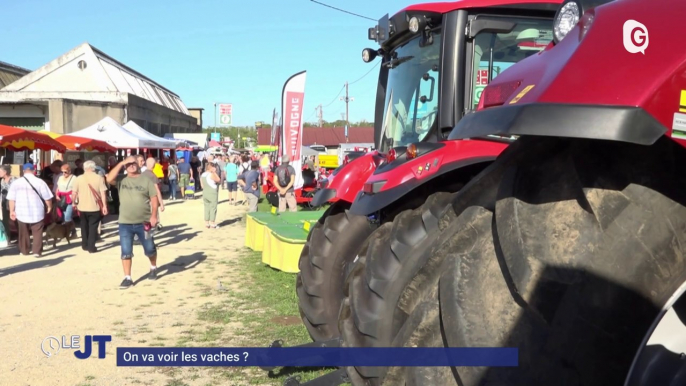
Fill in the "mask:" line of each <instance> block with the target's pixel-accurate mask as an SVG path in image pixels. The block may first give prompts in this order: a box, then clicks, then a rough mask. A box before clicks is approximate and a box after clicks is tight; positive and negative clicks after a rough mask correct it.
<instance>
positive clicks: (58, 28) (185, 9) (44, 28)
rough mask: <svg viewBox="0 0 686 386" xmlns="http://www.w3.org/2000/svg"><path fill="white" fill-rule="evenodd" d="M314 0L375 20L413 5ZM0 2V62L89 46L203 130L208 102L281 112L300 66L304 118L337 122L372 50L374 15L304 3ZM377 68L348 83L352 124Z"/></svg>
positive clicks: (237, 111) (240, 112) (29, 62)
mask: <svg viewBox="0 0 686 386" xmlns="http://www.w3.org/2000/svg"><path fill="white" fill-rule="evenodd" d="M322 2H323V3H326V4H329V5H332V6H335V7H339V8H343V9H346V10H348V11H351V12H355V13H359V14H362V15H364V16H367V17H371V18H373V19H375V20H376V19H379V18H381V17H382V16H383V15H384V14H386V13H389V14H392V13H395V12H397V11H399V10H400V9H402V8H403V7H405V6H406V5H408V4H411V3H413V1H411V0H408V1H407V2H398V1H390V0H379V1H368V0H367V1H362V0H345V1H343V0H322ZM419 2H421V1H419ZM2 3H3V4H2V9H3V14H5V15H6V17H3V22H2V24H0V36H3V38H2V39H0V61H4V62H8V63H11V64H15V65H18V66H22V67H26V68H28V69H30V70H35V69H37V68H39V67H40V66H42V65H44V64H46V63H47V62H49V61H50V60H52V59H54V58H56V57H58V56H59V55H61V54H63V53H65V52H67V51H69V50H70V49H72V48H74V47H76V46H77V45H79V44H81V43H83V42H89V43H90V44H91V45H93V46H94V47H97V48H98V49H100V50H102V51H103V52H105V53H107V54H108V55H110V56H112V57H114V58H116V59H118V60H119V61H121V62H122V63H124V64H126V65H128V66H130V67H132V68H134V69H136V70H137V71H139V72H141V73H142V74H145V75H146V76H148V77H149V78H151V79H153V80H155V81H156V82H158V83H160V84H162V85H163V86H165V87H167V88H168V89H170V90H172V91H174V92H175V93H177V94H178V95H179V96H180V97H181V98H182V100H183V101H184V102H185V103H186V106H188V107H203V108H205V111H204V116H203V119H204V123H205V126H208V125H209V126H212V125H213V124H214V106H213V104H214V102H223V103H233V114H234V124H235V125H253V124H254V122H255V121H265V122H269V121H270V120H271V114H272V110H273V109H274V108H277V111H280V103H281V90H282V87H283V84H284V82H285V81H286V80H287V79H288V77H290V76H291V75H293V74H294V73H296V72H299V71H302V70H307V84H306V89H305V115H304V116H305V119H306V121H308V122H314V121H316V116H315V115H314V111H315V110H314V109H315V107H316V106H317V105H319V104H322V105H323V106H325V107H324V109H323V110H324V119H325V120H328V121H333V120H336V119H341V113H344V112H345V103H344V102H343V101H339V100H338V98H335V97H336V95H337V93H338V92H339V91H340V90H341V88H342V87H343V84H344V83H345V81H349V82H353V81H355V80H357V79H358V78H360V77H361V76H363V75H364V74H365V73H367V72H368V71H369V70H370V69H371V68H372V66H374V64H376V63H372V64H366V63H364V62H363V61H362V58H361V51H362V49H363V48H365V47H374V46H375V44H374V42H372V41H369V40H367V29H368V28H369V27H373V26H374V24H375V23H374V22H373V21H371V20H366V19H362V18H359V17H355V16H351V15H347V14H345V13H341V12H338V11H335V10H333V9H330V8H326V7H323V6H321V5H318V4H316V3H313V2H311V1H310V0H283V1H275V0H255V1H235V0H224V1H220V0H194V1H179V0H172V1H169V0H167V1H160V0H137V1H133V0H117V1H110V2H104V1H92V0H90V1H87V0H72V1H63V0H60V1H54V0H49V1H46V0H40V1H39V0H25V1H10V0H3V1H2ZM7 16H9V17H7ZM377 61H378V59H377ZM377 74H378V66H376V67H375V68H374V69H373V70H372V72H371V73H369V75H367V76H366V77H364V78H363V79H362V80H360V81H358V82H357V83H355V84H353V85H351V86H350V96H351V97H354V98H355V100H354V101H353V102H351V103H350V112H349V114H350V120H351V121H353V122H354V121H359V120H361V119H366V120H368V121H371V120H373V114H374V94H375V92H376V77H377ZM341 95H343V93H341ZM334 98H335V100H334ZM332 101H333V103H331V102H332ZM327 105H328V106H327Z"/></svg>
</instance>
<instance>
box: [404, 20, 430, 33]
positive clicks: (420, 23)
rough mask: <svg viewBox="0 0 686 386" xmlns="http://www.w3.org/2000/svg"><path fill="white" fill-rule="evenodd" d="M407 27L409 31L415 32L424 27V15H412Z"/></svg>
mask: <svg viewBox="0 0 686 386" xmlns="http://www.w3.org/2000/svg"><path fill="white" fill-rule="evenodd" d="M408 28H409V30H410V32H412V33H413V34H416V33H417V32H419V31H421V30H423V29H424V28H426V18H425V17H424V16H412V17H411V18H410V21H409V22H408Z"/></svg>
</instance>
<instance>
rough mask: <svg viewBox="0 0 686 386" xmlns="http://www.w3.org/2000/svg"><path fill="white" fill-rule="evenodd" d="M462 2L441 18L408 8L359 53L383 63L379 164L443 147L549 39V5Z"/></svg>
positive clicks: (372, 33) (372, 34)
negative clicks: (499, 81)
mask: <svg viewBox="0 0 686 386" xmlns="http://www.w3.org/2000/svg"><path fill="white" fill-rule="evenodd" d="M461 3H464V6H465V9H460V10H456V11H453V12H448V13H440V12H436V13H434V12H425V11H420V8H418V7H419V6H417V10H414V8H415V7H409V8H407V9H406V10H403V11H401V12H399V13H398V14H396V15H394V16H393V17H391V18H389V17H388V16H384V17H383V18H382V19H381V20H379V23H378V25H377V26H376V27H374V28H371V29H370V30H369V32H368V35H369V38H370V39H371V40H375V41H376V42H378V43H379V46H380V47H379V48H378V49H372V48H366V49H365V50H363V52H362V58H363V60H364V61H365V62H371V61H373V60H374V59H375V58H377V57H381V60H382V63H381V69H380V74H379V83H378V91H377V106H376V112H377V113H376V117H375V136H376V139H377V141H378V145H377V148H378V149H379V150H380V152H381V153H383V154H385V155H386V159H387V162H386V163H391V162H393V161H394V160H395V159H396V158H398V157H403V155H404V153H405V152H406V151H407V147H408V145H410V144H415V146H419V147H422V146H421V145H417V144H421V143H424V142H439V141H444V140H446V139H447V137H448V134H449V133H450V130H451V129H452V127H454V126H455V124H456V123H457V122H458V121H459V120H460V119H461V118H462V117H463V116H464V115H465V114H469V113H471V112H473V111H475V110H477V108H478V107H479V102H480V100H481V93H482V92H483V90H484V88H485V87H486V85H488V84H489V82H490V81H491V80H493V79H494V78H495V77H496V76H498V75H499V74H500V73H501V72H502V71H504V70H505V69H507V68H508V67H510V66H512V65H513V64H515V63H517V62H519V61H521V60H523V59H525V58H527V57H529V56H532V55H535V54H537V53H538V52H540V51H542V50H543V49H545V47H547V46H548V45H549V44H550V42H552V40H553V31H552V23H551V19H552V15H554V12H555V10H556V8H557V7H558V6H559V4H557V3H556V2H550V3H544V2H534V3H531V4H517V5H514V4H513V5H499V6H493V7H488V6H483V7H477V6H476V5H477V2H470V1H464V2H461ZM481 4H484V2H481ZM484 5H485V4H484ZM501 139H502V138H501ZM506 139H514V138H506Z"/></svg>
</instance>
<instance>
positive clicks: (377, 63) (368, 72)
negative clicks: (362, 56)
mask: <svg viewBox="0 0 686 386" xmlns="http://www.w3.org/2000/svg"><path fill="white" fill-rule="evenodd" d="M380 63H381V61H378V62H376V64H375V65H374V67H372V68H371V69H370V70H369V71H367V73H366V74H364V75H362V77H361V78H359V79H358V80H356V81H354V82H350V83H349V85H350V84H355V83H357V82H359V81H361V80H362V79H364V77H365V76H367V75H369V74H370V73H371V72H372V70H373V69H375V68H376V66H378V65H379V64H380Z"/></svg>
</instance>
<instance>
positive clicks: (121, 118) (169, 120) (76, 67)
mask: <svg viewBox="0 0 686 386" xmlns="http://www.w3.org/2000/svg"><path fill="white" fill-rule="evenodd" d="M106 116H109V117H111V118H113V119H114V120H115V121H117V122H118V123H120V124H124V123H126V122H127V121H129V120H133V121H134V122H136V123H137V124H138V125H139V126H140V127H142V128H144V129H145V130H147V131H149V132H151V133H153V134H155V135H158V136H163V135H164V134H165V133H172V132H198V131H200V130H201V128H200V127H199V126H198V123H197V122H198V120H197V118H196V117H193V116H191V115H190V113H189V111H188V109H187V108H186V105H185V104H184V103H183V101H182V100H181V98H180V97H179V96H178V95H177V94H175V93H174V92H172V91H170V90H169V89H167V88H165V87H164V86H162V85H160V84H159V83H157V82H155V81H153V80H152V79H150V78H148V77H146V76H145V75H143V74H141V73H139V72H137V71H136V70H134V69H132V68H130V67H128V66H126V65H124V64H123V63H121V62H119V61H117V60H116V59H114V58H112V57H111V56H109V55H107V54H105V53H104V52H102V51H100V50H98V49H96V48H95V47H93V46H91V45H90V44H88V43H84V44H81V45H79V46H78V47H76V48H74V49H72V50H71V51H69V52H67V53H65V54H64V55H62V56H60V57H58V58H56V59H54V60H52V61H51V62H49V63H47V64H46V65H44V66H42V67H41V68H39V69H37V70H35V71H33V72H31V73H29V74H26V75H24V76H23V77H21V78H20V79H17V80H15V81H14V82H12V83H10V84H8V85H6V86H4V87H3V88H2V89H0V123H2V122H13V123H14V124H13V126H19V127H23V128H28V129H34V130H42V129H46V130H50V131H53V132H56V133H71V132H74V131H78V130H81V129H83V128H85V127H87V126H90V125H92V124H94V123H96V122H98V121H99V120H101V119H102V118H104V117H106Z"/></svg>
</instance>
